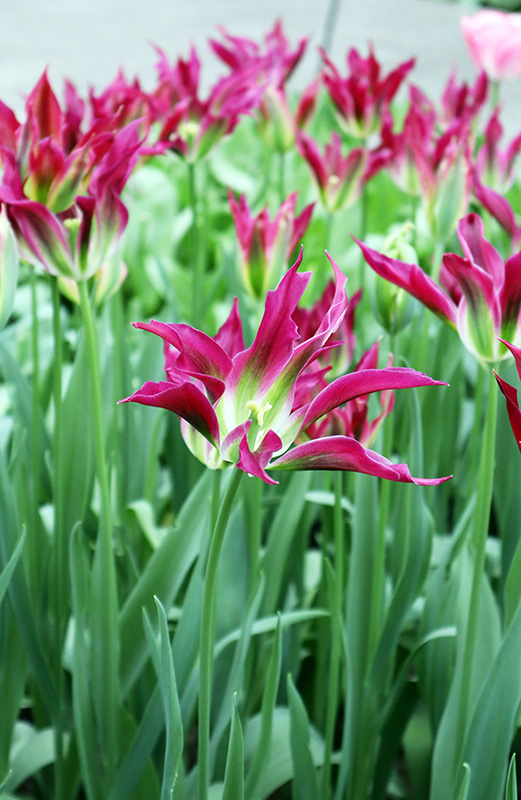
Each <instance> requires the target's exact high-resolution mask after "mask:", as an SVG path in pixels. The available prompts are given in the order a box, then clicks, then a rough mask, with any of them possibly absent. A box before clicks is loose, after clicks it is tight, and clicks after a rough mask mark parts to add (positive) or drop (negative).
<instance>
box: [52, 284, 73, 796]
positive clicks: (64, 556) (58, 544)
mask: <svg viewBox="0 0 521 800" xmlns="http://www.w3.org/2000/svg"><path fill="white" fill-rule="evenodd" d="M51 293H52V330H53V339H54V360H53V404H54V430H53V445H54V447H53V449H54V481H53V496H54V497H53V499H54V556H55V570H56V572H55V581H54V587H53V590H54V600H55V604H54V624H55V655H56V676H57V683H58V697H59V708H58V713H57V719H56V726H55V745H56V763H55V787H54V791H55V796H56V799H57V800H60V799H61V798H62V797H63V796H64V789H65V787H64V783H63V778H64V774H63V771H64V763H63V728H64V719H63V716H64V711H65V681H64V674H63V670H62V666H61V654H62V649H63V640H64V637H65V626H66V622H67V618H68V611H69V608H68V602H67V598H68V596H69V592H68V588H67V587H68V581H67V576H68V551H69V547H68V542H67V537H66V532H65V528H64V524H63V508H64V505H63V503H64V498H63V479H64V474H63V461H62V455H63V453H62V432H63V419H62V331H61V318H60V312H61V309H60V292H59V289H58V279H57V278H55V277H51Z"/></svg>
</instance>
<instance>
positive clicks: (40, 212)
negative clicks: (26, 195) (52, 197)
mask: <svg viewBox="0 0 521 800" xmlns="http://www.w3.org/2000/svg"><path fill="white" fill-rule="evenodd" d="M8 215H9V218H10V220H11V222H12V224H13V228H14V230H15V233H16V236H17V239H18V244H19V247H20V251H21V252H22V254H23V256H24V257H25V258H26V259H27V260H28V261H29V262H30V263H35V261H36V263H38V264H41V265H42V266H43V267H44V268H45V269H46V270H47V271H48V272H50V273H51V274H52V275H62V276H63V277H65V278H74V277H75V275H74V273H73V268H72V256H71V253H70V249H69V243H68V241H67V236H66V232H65V229H64V226H63V225H62V223H61V222H60V221H59V219H58V218H57V217H56V216H55V215H54V214H52V213H51V212H50V211H49V209H47V208H45V206H43V205H42V204H41V203H36V202H33V201H32V200H20V201H17V202H15V203H12V204H11V205H8Z"/></svg>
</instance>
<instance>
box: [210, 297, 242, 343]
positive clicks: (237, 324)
mask: <svg viewBox="0 0 521 800" xmlns="http://www.w3.org/2000/svg"><path fill="white" fill-rule="evenodd" d="M213 340H214V342H217V344H218V345H219V346H220V347H222V349H223V350H224V352H225V353H227V354H228V355H229V356H230V358H233V357H234V356H235V355H237V353H240V352H242V350H244V337H243V334H242V322H241V315H240V314H239V301H238V299H237V297H236V298H235V299H234V301H233V306H232V310H231V311H230V314H229V316H228V319H227V320H226V321H225V322H223V324H222V325H221V327H220V328H219V330H218V331H217V333H216V335H215V336H214V339H213Z"/></svg>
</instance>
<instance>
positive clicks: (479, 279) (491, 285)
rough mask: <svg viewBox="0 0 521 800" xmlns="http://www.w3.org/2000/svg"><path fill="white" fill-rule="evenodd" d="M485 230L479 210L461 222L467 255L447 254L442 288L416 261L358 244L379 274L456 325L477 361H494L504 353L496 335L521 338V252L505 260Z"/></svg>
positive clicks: (461, 231) (459, 226) (460, 238)
mask: <svg viewBox="0 0 521 800" xmlns="http://www.w3.org/2000/svg"><path fill="white" fill-rule="evenodd" d="M483 231H484V228H483V222H482V220H481V219H480V217H479V216H478V215H477V214H468V216H466V217H464V218H463V219H462V220H460V222H459V225H458V237H459V240H460V243H461V247H462V250H463V253H464V256H460V255H457V254H456V253H447V254H445V255H444V257H443V267H442V271H441V273H440V281H441V283H442V287H443V288H442V287H440V286H438V284H437V283H436V282H435V281H434V280H433V279H432V278H431V277H430V276H429V275H427V274H426V273H425V272H424V271H423V270H422V269H421V267H419V266H418V265H417V264H406V263H405V262H403V261H398V260H397V259H393V258H390V257H388V256H385V255H382V254H381V253H378V252H377V251H376V250H372V249H371V248H370V247H367V245H365V244H363V243H362V242H358V244H359V246H360V248H361V250H362V252H363V254H364V258H365V260H366V262H367V263H368V264H369V266H370V267H372V268H373V269H374V270H375V272H377V273H378V274H379V275H381V276H382V277H383V278H386V280H389V281H391V283H394V284H395V285H396V286H399V287H401V288H402V289H405V290H406V291H408V292H409V294H411V295H412V296H413V297H415V298H416V299H417V300H419V301H420V302H421V303H423V304H424V305H425V306H426V307H427V308H429V309H430V310H431V311H433V312H434V313H435V314H437V315H438V316H439V317H440V318H441V319H442V320H443V321H444V322H446V323H447V324H448V325H449V326H450V327H452V328H454V329H456V330H457V331H458V333H459V335H460V338H461V340H462V342H463V344H464V345H465V347H466V348H467V349H468V350H469V351H470V352H471V353H473V354H474V355H475V356H476V357H477V358H478V359H479V360H481V361H489V362H495V361H497V360H498V359H499V358H501V357H504V355H506V352H503V348H499V347H498V343H497V338H498V337H499V336H502V337H503V338H506V337H508V338H509V339H510V338H514V337H515V338H516V339H518V338H519V337H520V336H521V318H520V312H521V280H520V277H519V276H520V275H521V253H518V254H517V255H514V256H512V257H511V258H509V259H508V260H507V261H506V263H505V262H504V261H503V259H502V258H501V256H500V255H499V253H498V252H497V250H496V249H495V248H494V247H493V246H492V245H491V244H490V242H488V241H487V239H485V236H484V232H483ZM356 241H358V240H356Z"/></svg>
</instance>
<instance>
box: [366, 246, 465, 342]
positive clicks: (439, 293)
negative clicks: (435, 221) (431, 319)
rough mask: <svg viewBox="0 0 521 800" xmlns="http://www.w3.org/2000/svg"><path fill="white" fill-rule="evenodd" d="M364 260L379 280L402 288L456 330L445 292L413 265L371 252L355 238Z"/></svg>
mask: <svg viewBox="0 0 521 800" xmlns="http://www.w3.org/2000/svg"><path fill="white" fill-rule="evenodd" d="M353 238H354V240H355V242H356V243H357V244H358V246H359V247H360V249H361V250H362V253H363V254H364V258H365V260H366V261H367V263H368V264H369V266H370V267H372V269H374V271H375V272H376V273H378V275H380V276H381V277H382V278H385V279H386V280H388V281H390V282H391V283H394V284H395V285H396V286H399V287H400V288H401V289H405V291H406V292H409V294H411V295H412V296H413V297H415V298H416V299H417V300H419V301H420V303H423V305H424V306H426V307H427V308H428V309H430V310H431V311H433V312H434V313H435V314H437V315H438V316H439V317H441V319H443V320H444V321H445V322H448V323H449V325H452V326H453V327H454V328H455V327H456V306H455V304H454V302H453V301H452V300H451V298H450V297H448V295H447V294H445V292H444V291H443V290H442V289H440V287H439V286H438V285H437V283H435V281H433V280H432V278H430V277H429V276H428V275H426V274H425V272H424V271H423V270H422V269H421V268H420V267H418V266H417V265H416V264H406V263H405V262H404V261H398V260H397V259H395V258H389V257H388V256H384V255H382V254H381V253H379V252H378V251H377V250H373V249H372V248H371V247H368V246H367V245H366V244H364V243H363V242H360V241H359V240H358V239H357V238H356V237H353Z"/></svg>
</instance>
